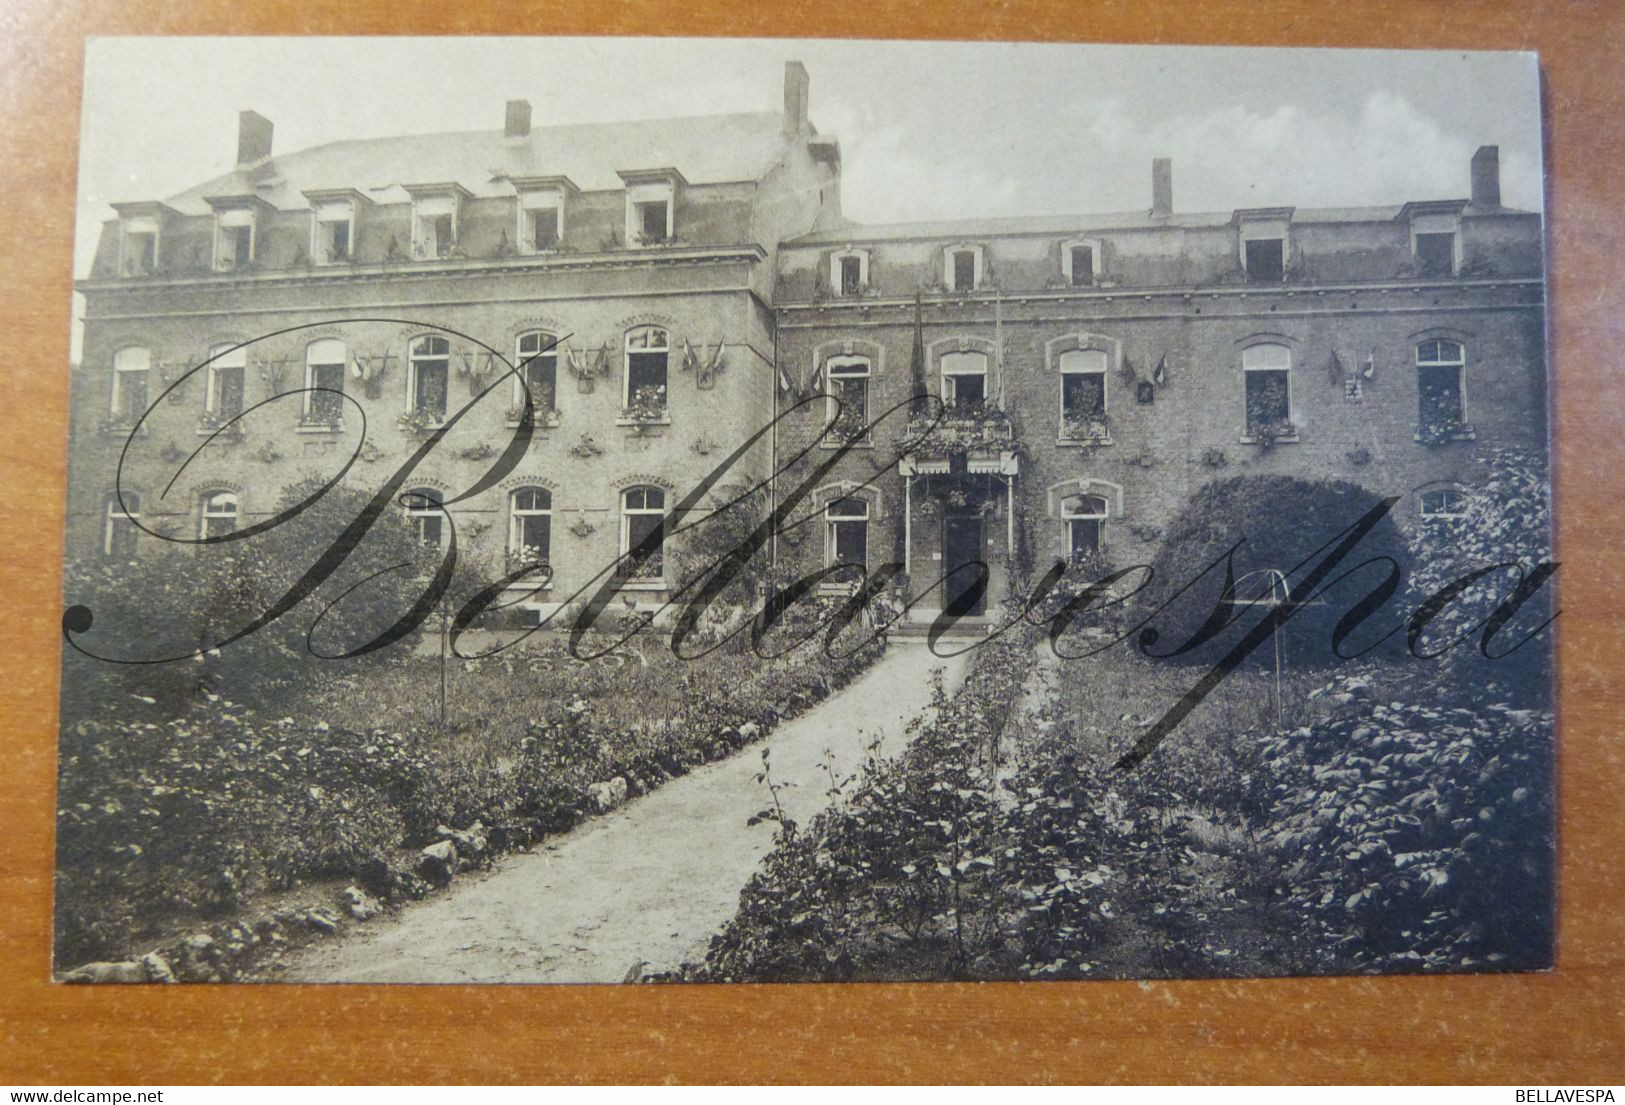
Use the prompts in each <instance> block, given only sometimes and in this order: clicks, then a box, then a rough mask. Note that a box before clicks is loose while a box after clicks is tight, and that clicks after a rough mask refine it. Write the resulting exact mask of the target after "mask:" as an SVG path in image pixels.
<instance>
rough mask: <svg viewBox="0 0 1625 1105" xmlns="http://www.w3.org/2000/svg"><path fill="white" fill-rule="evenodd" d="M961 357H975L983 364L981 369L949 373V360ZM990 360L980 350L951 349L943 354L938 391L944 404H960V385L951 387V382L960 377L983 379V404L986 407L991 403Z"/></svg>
mask: <svg viewBox="0 0 1625 1105" xmlns="http://www.w3.org/2000/svg"><path fill="white" fill-rule="evenodd" d="M960 357H975V358H977V359H979V360H980V361H981V363H982V367H981V369H980V370H976V371H961V372H949V371H948V361H949V359H950V358H955V359H957V358H960ZM989 359H990V358H989V356H988V354H987V353H986V352H984V351H982V350H980V349H950V350H948V351H947V352H945V353H943V354H941V355H940V356H939V357H938V358H937V375H938V376H939V377H940V380H939V383H938V390H939V392H940V394H941V396H942V401H943V403H945V404H949V405H952V404H953V403H956V402H958V398H957V392H958V384H957V383H956V384H954V386H953V387H949V381H950V380H956V379H957V378H958V377H960V376H980V377H981V378H982V402H983V404H984V405H985V404H987V403H988V402H990V401H991V400H992V398H993V390H992V388H990V387H989V386H988V377H989V375H990V369H989V367H988V361H989Z"/></svg>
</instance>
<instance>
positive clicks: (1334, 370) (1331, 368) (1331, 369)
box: [1326, 349, 1348, 387]
mask: <svg viewBox="0 0 1625 1105" xmlns="http://www.w3.org/2000/svg"><path fill="white" fill-rule="evenodd" d="M1326 376H1327V378H1328V379H1330V380H1331V382H1332V386H1333V387H1339V386H1341V385H1342V383H1343V381H1344V380H1346V379H1347V378H1348V373H1347V372H1346V371H1344V369H1343V362H1342V361H1341V360H1340V359H1339V358H1338V356H1337V350H1335V349H1334V350H1332V359H1331V360H1330V361H1328V362H1327V364H1326Z"/></svg>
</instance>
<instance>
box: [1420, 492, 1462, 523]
mask: <svg viewBox="0 0 1625 1105" xmlns="http://www.w3.org/2000/svg"><path fill="white" fill-rule="evenodd" d="M1421 500H1422V502H1421V511H1420V513H1421V515H1422V517H1424V518H1459V517H1461V515H1462V514H1464V513H1466V511H1467V493H1466V492H1464V491H1462V490H1461V489H1460V488H1456V487H1435V488H1430V489H1428V490H1426V491H1424V492H1422V495H1421Z"/></svg>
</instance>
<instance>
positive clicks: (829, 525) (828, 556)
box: [824, 495, 873, 573]
mask: <svg viewBox="0 0 1625 1105" xmlns="http://www.w3.org/2000/svg"><path fill="white" fill-rule="evenodd" d="M837 503H856V504H858V505H859V506H861V507H862V508H863V513H862V514H836V513H835V506H836V504H837ZM872 515H873V509H872V508H871V507H870V505H869V500H868V499H865V498H863V497H861V496H859V495H837V496H835V497H834V498H832V499H831V500H830V501H829V502H827V503H825V504H824V567H826V568H833V567H835V566H836V565H837V564H840V563H849V564H856V563H858V561H844V562H843V561H841V560H839V559H838V558H837V557H836V553H837V552H838V551H839V550H838V540H837V536H836V535H837V533H838V532H839V527H840V526H842V525H852V524H854V523H858V522H861V523H862V524H863V561H862V567H863V570H864V572H865V573H867V572H868V570H869V536H870V534H869V523H870V521H871V520H872Z"/></svg>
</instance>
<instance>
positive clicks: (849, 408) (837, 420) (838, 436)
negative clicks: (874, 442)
mask: <svg viewBox="0 0 1625 1105" xmlns="http://www.w3.org/2000/svg"><path fill="white" fill-rule="evenodd" d="M869 377H870V366H869V358H867V357H848V356H841V357H831V358H829V359H828V360H827V361H825V362H824V381H825V384H824V386H825V389H826V391H827V392H828V394H829V404H828V415H827V417H828V419H829V425H830V428H831V433H830V435H829V436H830V438H831V439H833V440H832V441H831V444H833V443H835V442H837V441H857V440H861V439H862V438H863V437H864V436H866V435H865V434H864V428H865V427H867V426H868V424H869Z"/></svg>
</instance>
